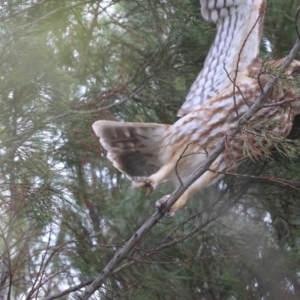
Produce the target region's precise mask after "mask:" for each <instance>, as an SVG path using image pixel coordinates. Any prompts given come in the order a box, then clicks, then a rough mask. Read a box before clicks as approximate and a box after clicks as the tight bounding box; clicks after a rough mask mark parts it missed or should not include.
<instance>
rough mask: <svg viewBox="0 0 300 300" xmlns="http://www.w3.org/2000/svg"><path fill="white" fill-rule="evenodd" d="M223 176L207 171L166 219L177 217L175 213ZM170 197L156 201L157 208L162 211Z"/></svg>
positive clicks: (182, 197) (175, 204) (181, 197)
mask: <svg viewBox="0 0 300 300" xmlns="http://www.w3.org/2000/svg"><path fill="white" fill-rule="evenodd" d="M220 177H222V175H220V174H218V173H216V172H211V171H206V172H205V173H204V174H203V175H202V176H201V177H200V178H198V179H197V180H196V181H195V182H194V183H193V184H192V185H191V186H190V187H189V188H188V189H187V190H186V191H185V192H184V193H183V194H182V195H181V196H180V198H179V199H178V200H177V201H176V202H175V203H174V204H173V206H172V207H171V208H170V209H169V211H168V212H167V213H166V214H165V216H166V217H173V216H174V215H175V211H176V210H178V209H180V208H181V207H183V206H184V205H185V203H186V202H187V200H188V199H189V198H190V197H191V196H192V195H193V194H195V193H196V192H197V191H199V190H201V189H203V188H205V187H207V186H209V185H210V184H213V183H214V182H216V181H217V180H218V179H219V178H220ZM169 197H170V195H167V196H164V197H162V198H161V199H159V200H158V201H156V203H155V206H156V207H157V209H158V210H159V211H160V210H161V209H162V208H163V206H164V204H165V203H166V202H167V200H168V199H169Z"/></svg>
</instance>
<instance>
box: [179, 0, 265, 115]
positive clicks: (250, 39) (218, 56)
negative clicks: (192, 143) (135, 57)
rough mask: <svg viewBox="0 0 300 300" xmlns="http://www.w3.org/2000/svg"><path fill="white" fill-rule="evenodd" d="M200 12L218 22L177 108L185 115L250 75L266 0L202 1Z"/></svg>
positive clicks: (259, 38) (254, 61)
mask: <svg viewBox="0 0 300 300" xmlns="http://www.w3.org/2000/svg"><path fill="white" fill-rule="evenodd" d="M200 3H201V14H202V16H203V18H204V19H205V20H206V21H212V22H214V23H216V25H217V34H216V37H215V40H214V42H213V44H212V46H211V47H210V50H209V53H208V55H207V57H206V59H205V62H204V67H203V69H202V71H201V72H200V74H199V75H198V77H197V79H196V80H195V82H194V83H193V85H192V87H191V89H190V91H189V93H188V95H187V97H186V101H185V102H184V104H183V105H182V107H181V109H180V110H179V111H178V114H177V115H178V116H180V117H181V116H184V115H186V114H188V113H190V112H191V111H193V110H195V109H196V108H197V107H199V106H201V105H202V104H203V103H205V102H206V101H207V100H209V99H211V98H212V97H214V96H215V95H218V94H219V93H220V92H221V91H222V90H224V89H226V88H228V87H230V85H232V84H233V83H232V82H235V80H236V79H238V77H239V75H240V74H243V75H248V74H249V72H250V70H251V65H252V64H255V63H256V62H257V59H258V54H259V47H260V41H261V36H262V27H263V18H264V12H265V7H266V0H200Z"/></svg>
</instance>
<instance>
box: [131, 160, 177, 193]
mask: <svg viewBox="0 0 300 300" xmlns="http://www.w3.org/2000/svg"><path fill="white" fill-rule="evenodd" d="M173 171H174V164H173V163H169V164H165V165H163V166H162V167H161V168H160V169H159V170H158V172H156V173H155V174H153V175H151V176H150V177H133V178H132V183H131V188H133V189H135V188H143V189H147V195H149V194H151V193H152V191H153V190H155V189H156V188H157V187H158V185H159V184H160V183H162V182H164V181H165V180H166V179H167V178H170V176H171V174H172V172H173Z"/></svg>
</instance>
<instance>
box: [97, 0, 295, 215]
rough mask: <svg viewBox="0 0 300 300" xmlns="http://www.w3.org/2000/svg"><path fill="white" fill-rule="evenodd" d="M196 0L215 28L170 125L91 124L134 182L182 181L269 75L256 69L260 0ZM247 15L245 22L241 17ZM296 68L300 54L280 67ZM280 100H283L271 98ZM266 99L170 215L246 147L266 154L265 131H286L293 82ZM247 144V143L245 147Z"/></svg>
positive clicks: (291, 74)
mask: <svg viewBox="0 0 300 300" xmlns="http://www.w3.org/2000/svg"><path fill="white" fill-rule="evenodd" d="M201 4H202V14H203V16H204V18H206V19H207V20H212V21H214V22H216V23H217V26H218V33H217V36H216V39H215V42H214V44H213V45H212V47H211V49H210V52H209V54H208V57H207V59H206V62H205V64H204V69H203V70H202V71H201V73H200V74H199V76H198V78H197V80H196V81H195V83H194V84H193V86H192V88H191V91H190V93H189V95H188V97H187V99H186V102H185V103H184V104H183V106H182V108H181V110H180V112H179V115H180V116H183V117H182V118H181V119H179V120H178V121H177V122H176V123H175V124H173V125H162V124H148V123H147V124H144V123H122V122H112V121H97V122H95V123H94V124H93V129H94V131H95V133H96V134H97V136H99V137H100V143H101V144H102V145H103V147H104V148H105V149H106V150H107V151H108V158H109V159H110V160H111V161H112V162H113V164H114V166H115V167H116V168H118V169H119V170H120V171H121V172H123V173H125V174H126V175H127V177H128V178H129V179H131V180H132V186H133V187H145V188H148V189H149V190H150V191H152V189H155V188H156V187H157V186H158V185H159V184H160V183H162V182H164V181H166V180H173V181H174V183H175V185H178V184H179V183H180V181H184V180H185V178H186V177H187V176H188V175H189V174H191V173H192V172H193V171H194V170H195V168H196V167H197V166H198V165H199V164H201V162H202V161H203V160H204V159H205V158H206V157H207V153H209V152H210V151H212V150H213V149H214V148H215V147H216V145H217V144H218V142H219V141H220V139H221V138H222V137H223V136H224V135H226V134H227V132H228V130H229V129H230V128H232V126H233V125H234V124H235V123H236V122H237V120H238V119H239V118H240V117H241V116H242V115H243V114H244V113H245V112H246V111H247V110H248V109H249V107H251V106H252V104H253V103H254V102H255V100H256V99H257V98H258V96H259V95H260V93H261V88H263V87H264V86H265V84H266V83H267V82H268V76H270V75H263V74H259V73H260V72H261V67H262V62H261V60H260V59H259V58H257V55H258V48H259V43H260V37H261V31H262V20H263V14H264V9H265V4H266V3H265V1H264V0H201ZM245 15H247V16H248V19H249V24H246V23H247V22H244V19H243V17H245ZM249 16H250V17H249ZM240 20H243V22H242V23H241V22H240ZM225 29H226V30H225ZM226 32H227V35H226V34H225V33H226ZM237 34H239V35H238V36H237ZM235 37H236V38H235ZM248 40H249V41H251V42H252V44H249V43H248ZM220 43H223V44H224V46H223V47H221V46H220ZM229 45H230V47H229ZM245 47H248V48H247V49H245ZM224 53H225V56H226V55H228V57H229V58H230V59H231V60H228V58H227V56H226V58H224V61H223V63H222V61H221V60H220V57H224ZM278 64H280V61H274V62H269V63H268V64H267V65H266V66H264V68H265V67H267V68H271V67H274V66H275V67H276V66H277V65H278ZM220 65H221V66H223V67H220ZM224 66H225V67H224ZM299 70H300V62H298V61H293V62H292V64H291V66H290V68H289V69H288V70H286V71H285V78H286V80H287V81H293V80H294V79H295V78H296V77H298V76H299V72H298V71H299ZM225 75H226V76H225ZM283 100H286V102H285V103H281V104H280V105H272V104H275V103H276V102H278V101H281V102H282V101H283ZM266 103H267V104H269V106H268V107H265V108H262V109H261V110H260V111H259V112H258V113H257V114H256V115H255V116H253V118H252V119H251V120H250V121H249V122H248V124H247V126H244V127H243V128H241V130H240V132H239V133H238V134H237V135H236V136H235V137H233V138H231V137H228V142H227V144H226V149H225V151H224V152H223V153H222V154H221V155H219V157H218V158H217V159H216V160H215V161H214V162H213V163H212V165H211V166H210V170H209V171H207V172H205V173H204V174H203V175H202V176H201V177H200V178H199V179H197V180H196V181H195V182H194V183H193V184H192V185H191V186H190V187H189V188H188V189H187V190H186V192H185V193H184V194H183V195H182V196H181V197H180V198H179V200H178V201H177V202H176V203H175V204H174V205H173V206H172V208H171V210H170V212H169V215H173V214H174V211H176V210H177V209H179V208H180V207H182V206H183V205H184V204H185V203H186V201H187V200H188V198H189V197H190V196H191V195H192V194H194V193H195V192H196V191H198V190H200V189H202V188H205V187H206V186H208V185H210V184H212V183H214V182H215V181H216V180H218V179H219V178H220V177H221V176H222V173H223V172H224V171H228V170H231V169H232V168H234V167H236V166H237V165H238V164H239V163H240V162H241V161H243V160H244V159H245V158H247V157H249V156H250V155H253V157H254V158H258V157H261V156H263V153H262V151H263V149H264V147H271V146H272V143H270V141H269V139H268V141H267V140H266V138H265V137H266V134H267V135H269V136H270V137H271V138H272V137H274V139H278V138H284V137H286V136H287V135H288V134H289V132H290V130H291V127H292V122H293V118H294V116H295V115H296V114H299V113H300V97H299V91H298V88H297V87H293V88H291V87H290V86H289V85H287V87H285V84H284V83H282V84H280V85H278V86H277V87H275V88H274V89H273V91H272V92H271V93H270V94H269V95H268V99H267V101H266ZM270 104H271V105H270ZM262 132H264V134H262ZM248 144H251V148H252V150H251V151H245V148H249V147H248V146H249V145H248ZM175 169H176V171H175ZM166 200H167V197H163V198H162V199H161V200H159V201H158V202H157V206H160V205H161V204H162V203H163V202H164V201H166Z"/></svg>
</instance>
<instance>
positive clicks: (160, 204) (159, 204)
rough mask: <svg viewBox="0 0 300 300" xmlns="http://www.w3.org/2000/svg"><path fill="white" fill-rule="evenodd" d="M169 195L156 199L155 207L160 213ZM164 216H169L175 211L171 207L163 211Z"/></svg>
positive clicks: (173, 214) (172, 215)
mask: <svg viewBox="0 0 300 300" xmlns="http://www.w3.org/2000/svg"><path fill="white" fill-rule="evenodd" d="M169 197H170V195H166V196H163V197H162V198H161V199H159V200H157V201H156V203H155V206H156V208H157V209H158V211H159V212H160V213H162V209H163V207H164V206H165V203H166V202H167V201H168V199H169ZM164 216H165V217H168V218H171V217H174V216H175V211H174V210H173V209H172V207H171V208H169V210H168V211H167V212H165V213H164Z"/></svg>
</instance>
